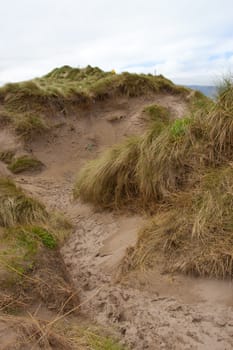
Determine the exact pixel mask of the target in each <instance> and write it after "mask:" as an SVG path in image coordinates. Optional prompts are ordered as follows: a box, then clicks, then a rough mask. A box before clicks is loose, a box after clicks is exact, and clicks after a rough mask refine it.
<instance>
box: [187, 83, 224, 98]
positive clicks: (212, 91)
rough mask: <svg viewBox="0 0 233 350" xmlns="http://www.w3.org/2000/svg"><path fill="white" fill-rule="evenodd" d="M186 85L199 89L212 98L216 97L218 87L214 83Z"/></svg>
mask: <svg viewBox="0 0 233 350" xmlns="http://www.w3.org/2000/svg"><path fill="white" fill-rule="evenodd" d="M186 86H187V87H189V88H190V89H193V90H199V91H201V92H202V93H203V94H204V95H206V96H208V97H210V98H214V97H215V95H216V92H217V88H216V86H214V85H186Z"/></svg>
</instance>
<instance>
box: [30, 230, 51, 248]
mask: <svg viewBox="0 0 233 350" xmlns="http://www.w3.org/2000/svg"><path fill="white" fill-rule="evenodd" d="M31 231H32V233H33V234H34V235H36V236H37V237H39V238H40V239H41V241H42V243H43V244H44V246H45V247H47V248H50V249H53V248H56V247H57V241H56V239H55V238H54V236H53V235H52V234H51V233H50V232H49V231H48V230H46V229H45V228H43V227H39V226H35V227H32V228H31Z"/></svg>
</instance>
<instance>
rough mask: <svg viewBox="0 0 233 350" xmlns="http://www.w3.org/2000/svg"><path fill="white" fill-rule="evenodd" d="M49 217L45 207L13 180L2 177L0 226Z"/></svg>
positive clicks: (0, 185) (29, 222)
mask: <svg viewBox="0 0 233 350" xmlns="http://www.w3.org/2000/svg"><path fill="white" fill-rule="evenodd" d="M47 217H48V214H47V212H46V209H45V207H44V206H43V205H42V204H41V203H39V202H38V201H37V200H35V199H33V198H30V197H28V196H26V195H25V193H24V192H23V191H22V190H21V189H20V188H19V187H17V186H16V185H15V184H14V182H13V181H12V180H9V179H6V178H0V226H3V227H10V226H16V225H25V224H32V223H34V222H41V221H42V222H43V221H45V219H46V218H47Z"/></svg>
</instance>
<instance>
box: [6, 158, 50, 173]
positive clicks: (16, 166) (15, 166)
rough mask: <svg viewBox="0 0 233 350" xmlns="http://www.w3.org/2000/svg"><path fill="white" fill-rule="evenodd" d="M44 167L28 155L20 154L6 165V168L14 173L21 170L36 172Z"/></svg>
mask: <svg viewBox="0 0 233 350" xmlns="http://www.w3.org/2000/svg"><path fill="white" fill-rule="evenodd" d="M43 168H44V164H43V163H42V162H41V161H40V160H38V159H36V158H32V157H29V156H22V157H19V158H14V159H13V160H12V161H11V163H10V164H9V165H8V169H9V170H10V171H11V172H12V173H14V174H19V173H23V172H27V171H30V172H37V171H41V170H42V169H43Z"/></svg>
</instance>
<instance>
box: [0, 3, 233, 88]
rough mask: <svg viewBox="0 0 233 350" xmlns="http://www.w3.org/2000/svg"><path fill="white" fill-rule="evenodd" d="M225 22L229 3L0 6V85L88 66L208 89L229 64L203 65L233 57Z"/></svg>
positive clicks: (230, 15) (232, 15)
mask: <svg viewBox="0 0 233 350" xmlns="http://www.w3.org/2000/svg"><path fill="white" fill-rule="evenodd" d="M232 22H233V3H232V1H229V0H222V1H221V2H219V1H216V0H196V1H195V2H193V1H192V2H191V1H187V0H186V1H184V0H177V1H172V0H170V1H169V0H144V1H142V0H124V1H123V0H118V1H109V0H108V1H107V0H95V1H93V0H86V1H83V0H82V1H80V0H56V1H55V0H40V1H31V0H21V1H18V0H8V1H7V2H4V3H2V4H1V21H0V53H1V56H0V81H4V82H6V81H16V80H24V79H29V78H32V77H34V76H39V75H41V74H44V73H46V72H47V71H49V70H50V69H52V68H54V67H55V66H59V65H64V64H70V65H74V66H78V65H81V66H82V65H87V64H92V65H98V66H100V67H102V68H103V69H112V68H115V69H116V70H117V71H121V70H123V69H124V67H130V66H131V68H130V70H131V71H140V72H141V71H142V72H151V71H153V70H154V69H155V68H156V69H158V71H159V72H160V73H162V74H164V75H166V76H168V78H172V79H174V80H175V81H177V82H180V83H206V84H207V83H210V82H211V80H213V76H214V75H216V74H219V72H223V71H224V70H225V69H229V65H231V64H232V62H231V60H230V59H228V58H225V59H220V60H215V61H212V62H211V63H210V62H209V60H208V59H209V57H210V56H211V55H220V56H222V57H224V55H223V54H224V52H226V51H231V50H232V47H233V45H232V44H233V35H232V34H233V29H232ZM143 62H145V65H143ZM147 62H151V67H150V66H148V64H147ZM153 62H154V65H153ZM156 62H162V63H159V64H157V63H156Z"/></svg>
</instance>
